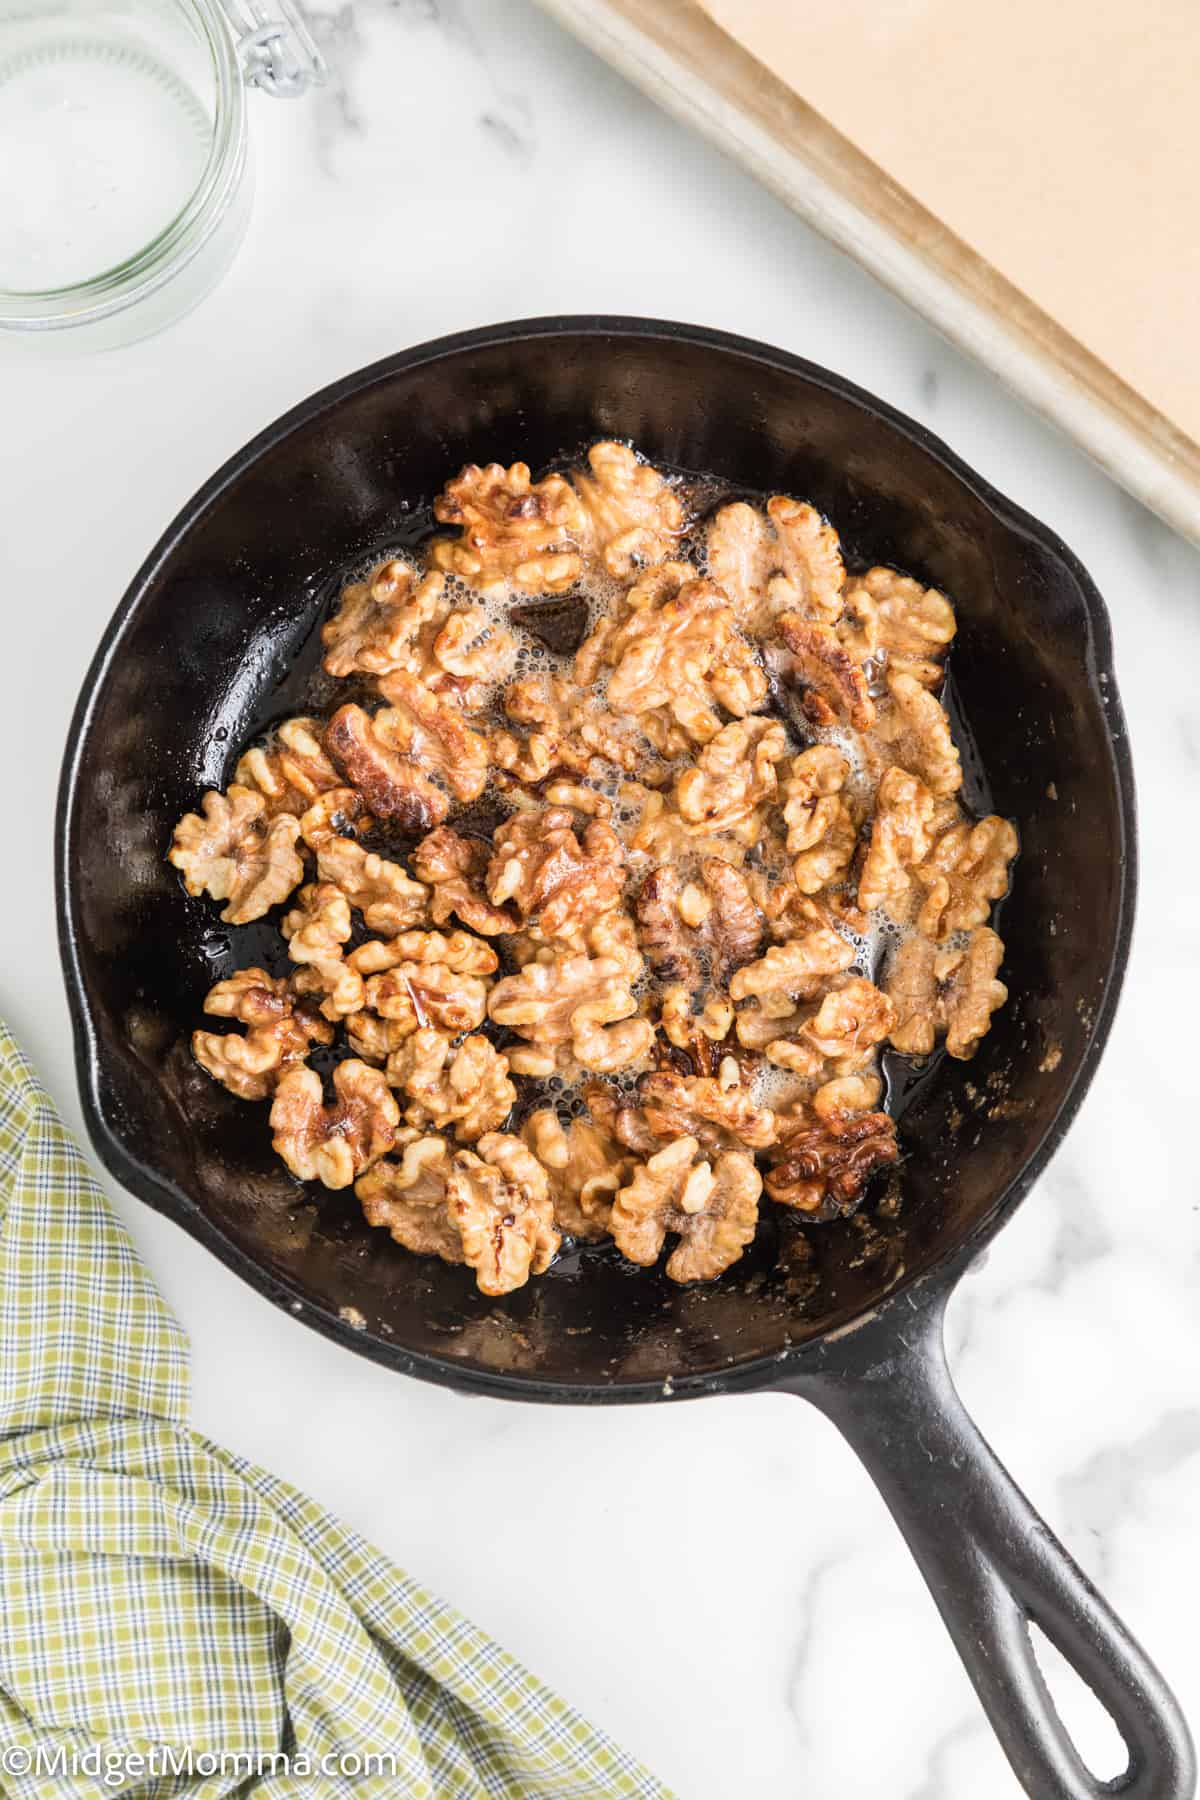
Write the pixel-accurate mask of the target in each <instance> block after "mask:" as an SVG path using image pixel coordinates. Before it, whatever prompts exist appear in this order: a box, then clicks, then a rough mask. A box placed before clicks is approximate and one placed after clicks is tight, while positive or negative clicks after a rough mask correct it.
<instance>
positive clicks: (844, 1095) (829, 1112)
mask: <svg viewBox="0 0 1200 1800" xmlns="http://www.w3.org/2000/svg"><path fill="white" fill-rule="evenodd" d="M882 1092H883V1083H882V1082H881V1081H880V1079H879V1077H878V1075H838V1076H836V1077H835V1078H834V1080H832V1081H827V1082H825V1083H824V1084H823V1085H822V1086H821V1087H819V1088H818V1089H817V1091H816V1093H815V1094H814V1095H813V1097H812V1109H813V1111H814V1113H816V1115H817V1117H818V1119H822V1120H824V1122H825V1123H826V1124H827V1125H828V1124H830V1123H833V1122H835V1121H841V1120H842V1119H848V1118H850V1117H851V1116H852V1115H853V1114H855V1113H865V1112H874V1110H875V1108H876V1107H877V1106H878V1105H879V1096H880V1095H881V1094H882Z"/></svg>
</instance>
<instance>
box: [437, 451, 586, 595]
mask: <svg viewBox="0 0 1200 1800" xmlns="http://www.w3.org/2000/svg"><path fill="white" fill-rule="evenodd" d="M433 511H434V516H435V517H436V518H437V519H439V520H440V521H441V523H442V524H443V525H461V526H462V536H461V537H459V538H435V539H434V541H433V543H432V545H431V546H430V555H431V557H432V558H433V561H434V564H435V565H436V566H437V568H439V569H444V570H445V571H446V572H447V573H448V574H453V575H458V576H460V577H461V579H462V580H463V581H465V582H466V583H467V584H468V585H469V586H470V587H473V588H475V589H476V590H477V591H478V592H479V593H481V594H495V595H504V594H507V593H509V592H511V590H512V589H513V588H518V589H520V590H521V591H522V592H524V593H527V594H561V593H562V592H563V591H564V589H566V588H569V587H570V586H571V584H572V583H573V582H574V581H576V580H577V579H578V577H579V575H580V572H581V570H582V568H583V558H582V556H581V555H580V553H579V549H578V545H579V541H580V539H581V537H582V536H583V534H584V532H585V530H586V528H587V515H586V513H585V511H584V508H583V506H582V505H581V504H580V500H579V497H578V495H577V494H576V493H575V491H574V490H573V488H572V487H571V486H570V484H569V482H567V481H565V480H564V478H563V477H562V476H561V475H547V476H546V478H545V480H544V481H537V482H535V481H533V480H532V479H531V477H530V473H529V469H528V467H527V466H526V464H525V463H520V462H517V463H513V465H512V467H511V468H508V469H505V468H502V467H501V465H500V464H499V463H489V464H488V465H487V467H486V468H484V469H481V468H479V467H478V466H477V464H475V463H468V464H467V466H466V468H465V469H463V471H462V473H461V474H460V475H457V476H456V477H455V479H454V480H453V481H448V482H447V483H446V486H445V489H444V490H443V492H442V493H441V494H440V495H439V497H438V499H437V500H436V501H435V502H434V507H433Z"/></svg>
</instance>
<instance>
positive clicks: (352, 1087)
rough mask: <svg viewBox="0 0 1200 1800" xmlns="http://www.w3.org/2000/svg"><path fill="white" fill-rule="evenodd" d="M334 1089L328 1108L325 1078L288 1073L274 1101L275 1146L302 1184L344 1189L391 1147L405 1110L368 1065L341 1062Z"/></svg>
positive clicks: (302, 1072) (302, 1071) (304, 1071)
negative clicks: (324, 1085)
mask: <svg viewBox="0 0 1200 1800" xmlns="http://www.w3.org/2000/svg"><path fill="white" fill-rule="evenodd" d="M333 1087H334V1095H335V1098H334V1101H333V1104H332V1105H331V1106H326V1105H325V1102H324V1097H323V1095H322V1092H321V1078H320V1076H319V1075H318V1074H316V1072H315V1071H314V1070H312V1069H289V1070H288V1071H287V1073H286V1074H285V1075H284V1076H282V1078H281V1079H280V1081H279V1084H278V1086H277V1087H276V1089H275V1098H274V1100H273V1101H272V1103H271V1129H272V1131H273V1132H274V1137H273V1139H272V1142H273V1143H274V1145H275V1148H276V1150H277V1151H278V1152H279V1154H280V1156H282V1158H283V1160H284V1162H285V1163H286V1164H287V1166H288V1168H289V1169H290V1170H291V1171H292V1174H293V1175H295V1176H297V1177H298V1179H299V1180H301V1181H320V1182H322V1183H323V1184H324V1185H325V1186H326V1187H328V1188H344V1187H349V1186H350V1183H351V1182H352V1181H353V1180H354V1178H355V1176H357V1175H361V1174H362V1173H363V1171H364V1169H369V1168H370V1166H371V1164H372V1163H373V1162H375V1160H376V1159H377V1158H378V1157H380V1156H382V1155H383V1153H384V1151H385V1150H390V1149H391V1147H392V1145H393V1143H394V1142H395V1139H396V1127H397V1126H398V1125H399V1123H400V1109H399V1107H398V1106H397V1105H396V1102H395V1100H394V1098H393V1097H392V1094H391V1092H390V1090H389V1088H388V1085H387V1082H386V1081H385V1080H384V1078H383V1076H382V1075H381V1074H380V1072H379V1070H378V1069H372V1068H369V1067H368V1066H367V1064H366V1063H363V1062H343V1063H339V1064H338V1066H337V1068H336V1069H335V1070H334V1071H333Z"/></svg>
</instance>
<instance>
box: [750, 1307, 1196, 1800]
mask: <svg viewBox="0 0 1200 1800" xmlns="http://www.w3.org/2000/svg"><path fill="white" fill-rule="evenodd" d="M956 1273H957V1271H953V1272H950V1273H949V1274H947V1273H946V1272H944V1271H942V1272H935V1273H934V1275H932V1276H931V1277H930V1279H929V1280H928V1281H926V1282H924V1283H923V1284H921V1285H919V1286H918V1287H916V1288H913V1289H910V1290H909V1291H908V1292H907V1293H905V1294H904V1295H902V1296H899V1297H898V1299H897V1302H896V1303H895V1304H894V1305H892V1306H890V1307H888V1308H886V1309H885V1310H884V1311H883V1312H882V1313H880V1314H878V1315H876V1316H874V1317H872V1318H869V1319H868V1320H866V1321H865V1322H864V1324H863V1325H862V1326H861V1327H860V1328H859V1329H857V1330H851V1331H848V1332H844V1333H842V1334H840V1335H835V1337H834V1339H833V1340H832V1341H831V1342H827V1343H826V1344H825V1345H823V1346H821V1348H820V1349H819V1350H818V1351H817V1353H816V1355H815V1356H814V1357H813V1358H812V1359H811V1361H806V1363H805V1364H804V1365H803V1366H802V1367H801V1368H800V1369H797V1370H795V1371H793V1372H792V1373H791V1374H789V1375H788V1377H787V1378H786V1379H785V1380H784V1381H783V1382H782V1383H780V1384H779V1385H780V1386H781V1387H783V1388H785V1389H786V1391H788V1392H790V1393H795V1394H798V1395H799V1396H801V1397H802V1398H803V1399H806V1400H808V1401H810V1402H811V1403H812V1404H813V1405H814V1406H816V1407H817V1408H818V1409H819V1411H821V1412H823V1413H824V1414H825V1415H826V1417H827V1418H829V1419H830V1420H831V1421H832V1422H833V1424H835V1425H836V1426H837V1427H838V1430H839V1431H840V1432H841V1433H842V1435H843V1437H844V1438H845V1439H846V1441H847V1443H848V1444H849V1445H850V1446H851V1448H852V1449H853V1450H854V1451H855V1453H856V1454H857V1456H858V1457H859V1459H860V1461H861V1462H862V1463H863V1466H864V1467H865V1468H866V1470H867V1472H868V1474H869V1475H870V1476H871V1478H872V1480H873V1481H874V1482H875V1485H876V1486H877V1487H878V1489H879V1491H880V1493H881V1495H882V1496H883V1499H884V1500H885V1502H886V1503H887V1506H888V1509H889V1511H890V1512H891V1514H892V1517H893V1518H894V1519H895V1521H896V1523H897V1524H898V1525H899V1527H900V1530H901V1531H902V1532H903V1534H904V1538H905V1541H906V1542H907V1544H908V1547H909V1549H910V1550H911V1551H912V1553H913V1556H914V1557H915V1559H916V1562H917V1566H918V1568H919V1569H920V1571H921V1574H922V1575H923V1576H924V1578H925V1581H926V1584H927V1585H928V1587H929V1590H930V1592H931V1594H932V1595H933V1598H934V1600H935V1602H936V1604H937V1607H938V1610H939V1612H940V1613H941V1615H942V1618H943V1620H944V1622H945V1624H946V1626H947V1628H948V1630H949V1632H950V1635H951V1637H952V1638H953V1640H954V1644H955V1647H956V1649H957V1650H958V1653H959V1656H960V1657H961V1658H962V1662H963V1665H964V1667H965V1668H966V1671H967V1673H968V1675H969V1676H970V1678H971V1681H972V1683H973V1685H974V1687H975V1691H976V1693H977V1694H978V1695H979V1698H980V1700H981V1702H982V1703H983V1707H984V1711H985V1712H986V1713H987V1715H988V1718H989V1720H990V1721H991V1725H992V1728H993V1730H994V1731H995V1733H996V1736H997V1738H998V1739H999V1741H1000V1745H1001V1748H1002V1749H1003V1750H1004V1753H1005V1755H1006V1756H1007V1757H1008V1760H1009V1762H1010V1763H1011V1764H1012V1767H1013V1770H1014V1772H1015V1774H1016V1776H1017V1778H1018V1780H1019V1781H1020V1782H1021V1784H1022V1786H1023V1787H1024V1789H1025V1791H1026V1792H1027V1793H1028V1794H1031V1795H1034V1796H1036V1797H1037V1800H1100V1797H1101V1796H1104V1795H1113V1794H1118V1795H1124V1796H1127V1800H1192V1796H1193V1795H1194V1794H1195V1791H1196V1757H1195V1750H1194V1748H1193V1744H1192V1739H1191V1734H1190V1732H1189V1730H1188V1726H1187V1723H1186V1721H1185V1719H1184V1717H1183V1714H1182V1713H1181V1711H1180V1709H1179V1704H1178V1702H1177V1700H1176V1699H1175V1697H1174V1695H1173V1694H1172V1693H1171V1691H1170V1689H1169V1688H1168V1687H1167V1685H1166V1683H1165V1682H1164V1681H1163V1678H1162V1676H1161V1675H1160V1674H1159V1672H1158V1670H1157V1669H1156V1668H1155V1666H1154V1664H1153V1663H1152V1662H1151V1661H1150V1659H1149V1657H1148V1656H1147V1655H1146V1653H1145V1652H1144V1650H1143V1649H1142V1648H1141V1646H1140V1645H1139V1644H1138V1643H1137V1642H1136V1641H1135V1639H1134V1638H1133V1637H1132V1636H1131V1635H1130V1633H1129V1632H1128V1631H1127V1630H1126V1628H1125V1626H1124V1625H1123V1624H1122V1623H1121V1621H1120V1619H1118V1618H1117V1616H1116V1614H1115V1613H1114V1612H1113V1611H1112V1609H1111V1607H1110V1606H1109V1605H1108V1603H1107V1601H1105V1600H1104V1599H1103V1597H1102V1596H1101V1595H1100V1594H1099V1593H1098V1592H1097V1591H1096V1589H1095V1588H1094V1587H1093V1585H1092V1583H1091V1582H1090V1581H1089V1580H1088V1578H1087V1576H1086V1575H1085V1574H1084V1573H1083V1571H1082V1570H1081V1569H1080V1568H1079V1567H1078V1565H1077V1564H1076V1563H1075V1562H1074V1561H1073V1559H1072V1558H1071V1557H1070V1556H1069V1555H1068V1553H1067V1551H1066V1550H1065V1549H1064V1548H1063V1546H1062V1544H1060V1543H1059V1541H1058V1539H1057V1538H1056V1537H1055V1536H1054V1535H1053V1533H1052V1532H1051V1531H1050V1530H1049V1528H1048V1527H1047V1525H1046V1524H1045V1523H1044V1522H1043V1520H1042V1519H1041V1518H1040V1517H1039V1516H1038V1514H1037V1513H1036V1512H1035V1511H1034V1509H1033V1507H1032V1506H1031V1505H1030V1503H1029V1501H1028V1500H1027V1499H1026V1498H1025V1496H1024V1494H1022V1492H1021V1491H1020V1489H1019V1488H1018V1487H1017V1485H1016V1483H1015V1482H1014V1481H1013V1479H1012V1477H1011V1476H1010V1475H1009V1474H1008V1471H1007V1470H1006V1469H1005V1468H1004V1466H1003V1464H1002V1463H1001V1462H1000V1461H999V1459H998V1458H997V1456H996V1455H995V1453H994V1452H993V1451H992V1449H991V1447H990V1446H989V1445H988V1443H987V1441H986V1439H985V1438H984V1437H983V1434H982V1433H981V1432H980V1431H979V1429H978V1427H977V1426H976V1425H975V1423H974V1421H973V1420H972V1418H971V1417H970V1415H969V1413H968V1412H967V1410H966V1408H965V1407H964V1405H963V1403H962V1401H961V1400H960V1399H959V1396H958V1393H957V1390H956V1389H955V1386H954V1383H953V1380H952V1378H951V1375H950V1369H949V1365H948V1363H947V1361H946V1351H945V1344H944V1336H943V1323H944V1315H945V1307H946V1301H947V1300H948V1298H949V1295H950V1293H951V1291H952V1290H953V1286H954V1276H955V1274H956ZM1035 1628H1036V1631H1037V1633H1038V1634H1039V1636H1041V1637H1043V1638H1044V1639H1045V1640H1047V1641H1048V1642H1049V1643H1050V1644H1051V1645H1053V1647H1054V1649H1055V1650H1056V1651H1057V1652H1058V1653H1059V1655H1060V1656H1061V1657H1062V1658H1063V1659H1064V1660H1065V1661H1066V1663H1067V1664H1068V1665H1069V1667H1070V1668H1071V1670H1073V1671H1074V1673H1075V1674H1076V1675H1077V1676H1078V1677H1079V1679H1080V1680H1081V1681H1082V1682H1083V1683H1084V1684H1085V1685H1086V1686H1087V1687H1088V1688H1090V1690H1091V1692H1092V1694H1093V1695H1094V1696H1095V1698H1096V1700H1097V1701H1098V1702H1099V1703H1100V1705H1101V1706H1102V1707H1103V1709H1104V1711H1105V1712H1106V1713H1107V1714H1108V1717H1109V1718H1110V1720H1111V1721H1112V1724H1113V1725H1114V1726H1115V1728H1116V1730H1117V1732H1118V1733H1119V1735H1120V1737H1121V1739H1122V1741H1123V1743H1124V1746H1125V1751H1126V1757H1127V1761H1126V1765H1125V1767H1124V1769H1123V1771H1122V1773H1120V1774H1118V1775H1116V1776H1114V1777H1111V1778H1109V1779H1107V1780H1105V1779H1101V1778H1100V1777H1098V1776H1096V1775H1095V1774H1094V1773H1093V1772H1092V1771H1091V1770H1090V1769H1089V1768H1088V1767H1087V1765H1086V1763H1085V1762H1084V1761H1083V1758H1082V1757H1081V1756H1080V1754H1079V1751H1078V1750H1077V1748H1076V1746H1075V1744H1074V1742H1073V1741H1072V1739H1071V1737H1070V1735H1069V1734H1068V1732H1067V1729H1066V1727H1065V1725H1064V1724H1063V1721H1062V1718H1061V1717H1060V1715H1059V1712H1058V1709H1057V1708H1056V1706H1055V1704H1054V1700H1053V1697H1052V1695H1051V1693H1050V1689H1049V1686H1048V1685H1047V1682H1046V1678H1045V1675H1044V1673H1043V1670H1042V1667H1041V1665H1040V1663H1039V1661H1038V1657H1037V1654H1036V1651H1035V1646H1034V1641H1033V1630H1034V1629H1035Z"/></svg>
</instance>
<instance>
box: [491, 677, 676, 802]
mask: <svg viewBox="0 0 1200 1800" xmlns="http://www.w3.org/2000/svg"><path fill="white" fill-rule="evenodd" d="M504 710H505V712H506V713H507V715H508V717H509V718H510V719H512V720H513V722H514V723H515V724H518V725H522V726H528V727H531V728H532V729H530V730H529V731H528V732H527V733H526V734H525V735H523V736H522V735H519V734H518V733H516V732H512V731H505V730H500V731H494V732H493V733H492V737H491V744H490V750H491V757H492V761H493V762H494V763H495V764H496V766H497V767H498V768H501V769H505V770H507V771H509V772H510V773H511V774H513V775H515V776H516V778H517V779H518V780H519V781H528V782H539V781H544V780H545V779H546V777H547V776H548V775H550V774H552V773H553V772H554V771H555V770H558V769H565V770H567V771H569V772H571V773H574V774H586V773H587V772H588V770H589V769H590V768H591V766H592V764H593V763H594V762H597V761H598V762H602V763H605V762H606V763H612V764H613V765H614V767H616V768H618V769H624V770H626V771H630V772H631V771H633V770H635V769H641V768H642V766H643V764H644V762H645V760H646V757H647V755H648V751H647V746H646V743H645V741H644V739H643V738H642V736H641V734H640V733H639V731H638V729H637V726H636V724H635V723H634V722H633V721H631V720H629V719H618V718H617V716H616V714H615V713H611V712H609V711H607V709H606V708H604V707H602V706H599V705H597V704H596V701H595V698H594V696H593V695H591V694H586V693H581V692H580V689H579V687H578V686H577V685H576V684H575V683H572V682H569V681H567V680H565V679H564V678H563V677H562V676H560V675H531V676H527V677H526V678H525V679H524V680H521V681H514V682H511V683H510V684H509V686H508V688H507V689H506V690H505V695H504Z"/></svg>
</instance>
